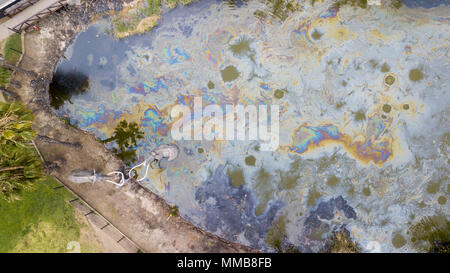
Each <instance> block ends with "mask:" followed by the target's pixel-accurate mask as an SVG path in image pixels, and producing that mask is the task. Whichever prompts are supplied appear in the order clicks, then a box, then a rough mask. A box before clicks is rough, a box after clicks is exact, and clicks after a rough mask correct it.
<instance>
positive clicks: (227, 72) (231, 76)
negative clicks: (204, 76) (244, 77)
mask: <svg viewBox="0 0 450 273" xmlns="http://www.w3.org/2000/svg"><path fill="white" fill-rule="evenodd" d="M220 73H221V75H222V79H223V81H224V82H231V81H234V80H235V79H237V78H238V77H239V75H240V73H239V71H238V70H237V69H236V67H234V66H232V65H229V66H227V67H225V69H223V70H221V71H220Z"/></svg>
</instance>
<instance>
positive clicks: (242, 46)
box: [230, 37, 252, 56]
mask: <svg viewBox="0 0 450 273" xmlns="http://www.w3.org/2000/svg"><path fill="white" fill-rule="evenodd" d="M250 42H251V40H250V39H248V38H245V37H241V38H239V39H238V41H237V42H235V43H234V44H232V45H230V50H231V52H233V54H234V55H235V56H245V55H248V54H249V53H250V52H251V51H252V49H251V47H250Z"/></svg>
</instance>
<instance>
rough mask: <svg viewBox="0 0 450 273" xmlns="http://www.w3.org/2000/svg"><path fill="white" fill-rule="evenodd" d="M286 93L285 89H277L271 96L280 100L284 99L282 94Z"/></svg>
mask: <svg viewBox="0 0 450 273" xmlns="http://www.w3.org/2000/svg"><path fill="white" fill-rule="evenodd" d="M285 92H286V90H285V89H277V90H275V92H274V93H273V96H274V97H275V98H276V99H282V98H283V97H284V93H285Z"/></svg>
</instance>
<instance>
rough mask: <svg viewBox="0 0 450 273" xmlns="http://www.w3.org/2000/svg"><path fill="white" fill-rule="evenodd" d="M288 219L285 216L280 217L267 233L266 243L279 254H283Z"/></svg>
mask: <svg viewBox="0 0 450 273" xmlns="http://www.w3.org/2000/svg"><path fill="white" fill-rule="evenodd" d="M287 221H288V220H287V219H286V216H285V215H280V216H279V217H278V218H277V219H276V220H275V221H274V222H273V224H272V227H271V228H270V229H269V231H268V232H267V236H266V240H265V241H266V243H267V244H268V245H269V246H271V247H273V248H275V249H276V250H277V251H278V252H282V251H283V248H282V243H283V239H284V238H286V237H287V236H286V222H287Z"/></svg>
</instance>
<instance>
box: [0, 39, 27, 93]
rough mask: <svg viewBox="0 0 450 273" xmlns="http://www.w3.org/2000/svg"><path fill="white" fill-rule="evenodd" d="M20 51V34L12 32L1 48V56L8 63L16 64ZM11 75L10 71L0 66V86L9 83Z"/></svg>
mask: <svg viewBox="0 0 450 273" xmlns="http://www.w3.org/2000/svg"><path fill="white" fill-rule="evenodd" d="M19 52H22V38H21V36H20V34H17V33H16V34H13V35H11V36H9V37H8V39H7V40H6V42H5V46H4V48H3V56H4V58H5V60H6V61H7V62H8V63H10V64H14V65H15V64H17V62H18V61H19V58H20V53H19ZM10 77H11V71H9V70H8V69H6V68H4V67H0V86H1V87H6V86H8V84H9V79H10Z"/></svg>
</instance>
